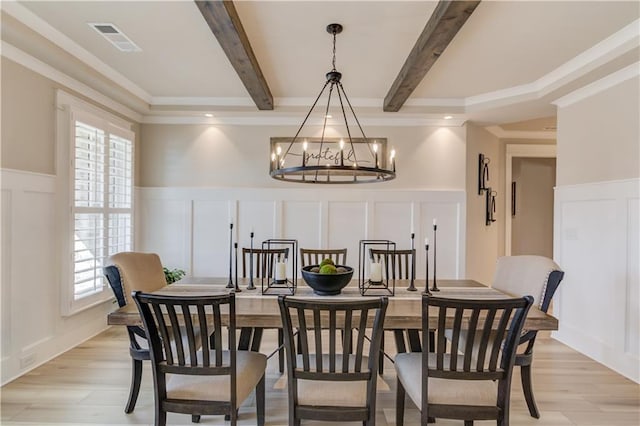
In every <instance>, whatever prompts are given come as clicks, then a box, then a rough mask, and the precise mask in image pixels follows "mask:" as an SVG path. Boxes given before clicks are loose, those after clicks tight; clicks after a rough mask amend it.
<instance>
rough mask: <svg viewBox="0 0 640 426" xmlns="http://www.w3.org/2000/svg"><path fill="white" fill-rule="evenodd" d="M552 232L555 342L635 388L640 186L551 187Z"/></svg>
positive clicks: (637, 182) (639, 335) (639, 344)
mask: <svg viewBox="0 0 640 426" xmlns="http://www.w3.org/2000/svg"><path fill="white" fill-rule="evenodd" d="M554 227H555V235H554V257H555V259H556V261H557V262H558V264H559V265H560V267H561V268H562V269H563V270H564V271H565V277H564V280H563V283H562V285H561V286H560V288H559V289H558V295H557V299H556V301H555V303H554V314H555V315H556V316H557V317H558V319H559V324H560V328H559V330H558V331H557V332H555V333H554V334H553V335H554V337H555V338H556V339H558V340H559V341H561V342H563V343H565V344H567V345H569V346H571V347H572V348H574V349H576V350H578V351H580V352H582V353H584V354H585V355H587V356H589V357H591V358H593V359H595V360H596V361H598V362H601V363H603V364H604V365H606V366H608V367H610V368H612V369H614V370H615V371H617V372H619V373H620V374H623V375H624V376H626V377H628V378H630V379H632V380H634V381H635V382H640V368H639V366H640V249H639V245H640V242H639V239H640V179H626V180H619V181H609V182H594V183H587V184H580V185H571V186H561V187H557V188H556V191H555V224H554ZM594 313H597V315H594Z"/></svg>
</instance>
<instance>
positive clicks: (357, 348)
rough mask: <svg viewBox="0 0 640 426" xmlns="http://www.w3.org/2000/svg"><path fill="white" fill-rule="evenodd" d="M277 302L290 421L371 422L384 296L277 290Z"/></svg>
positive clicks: (364, 423)
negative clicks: (298, 294) (314, 295)
mask: <svg viewBox="0 0 640 426" xmlns="http://www.w3.org/2000/svg"><path fill="white" fill-rule="evenodd" d="M278 304H279V306H280V314H281V317H282V324H283V327H284V341H285V348H286V354H287V384H288V398H289V425H290V426H299V425H300V423H301V420H302V419H309V420H324V421H336V422H348V421H362V423H363V425H370V426H373V425H375V413H376V380H377V377H376V376H377V374H376V370H377V366H378V357H379V356H380V338H381V336H382V330H383V328H382V326H383V322H384V317H385V313H386V309H387V304H388V300H387V298H386V297H381V298H375V299H371V298H367V299H364V298H363V299H360V300H350V301H348V300H342V301H333V300H326V299H308V300H305V299H299V298H294V297H289V296H280V297H279V298H278ZM338 330H340V333H338ZM367 333H368V334H369V335H367ZM352 336H353V338H355V344H352ZM365 340H368V341H369V346H368V349H367V350H366V351H365Z"/></svg>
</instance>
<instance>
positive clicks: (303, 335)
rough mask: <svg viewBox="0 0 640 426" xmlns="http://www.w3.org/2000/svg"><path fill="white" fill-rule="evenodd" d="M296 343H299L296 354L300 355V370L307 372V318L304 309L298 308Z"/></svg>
mask: <svg viewBox="0 0 640 426" xmlns="http://www.w3.org/2000/svg"><path fill="white" fill-rule="evenodd" d="M298 324H299V327H298V336H299V339H298V341H299V342H300V349H299V350H298V353H300V354H301V355H302V368H303V370H304V371H309V352H310V351H309V339H308V336H307V318H306V317H305V313H304V309H302V308H298Z"/></svg>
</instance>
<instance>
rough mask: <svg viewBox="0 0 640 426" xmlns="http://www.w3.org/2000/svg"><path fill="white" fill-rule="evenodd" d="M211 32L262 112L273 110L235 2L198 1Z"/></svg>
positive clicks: (265, 82) (271, 99) (266, 87)
mask: <svg viewBox="0 0 640 426" xmlns="http://www.w3.org/2000/svg"><path fill="white" fill-rule="evenodd" d="M196 4H197V5H198V9H200V13H202V16H203V17H204V19H205V21H207V24H208V25H209V28H210V29H211V32H212V33H213V35H215V36H216V38H217V39H218V43H220V46H221V47H222V50H224V53H226V55H227V58H229V61H231V65H233V68H234V69H235V70H236V73H238V77H240V80H242V83H243V84H244V87H246V88H247V91H248V92H249V95H250V96H251V98H252V99H253V102H255V104H256V106H257V107H258V109H260V110H272V109H273V96H272V95H271V90H269V85H268V84H267V80H266V79H265V78H264V75H263V74H262V71H261V70H260V65H259V64H258V60H257V59H256V56H255V55H254V53H253V49H252V48H251V43H249V38H248V37H247V34H246V33H245V32H244V28H243V27H242V22H240V17H239V16H238V12H237V11H236V8H235V6H234V5H233V2H232V1H215V0H214V1H196Z"/></svg>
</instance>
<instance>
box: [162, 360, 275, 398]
mask: <svg viewBox="0 0 640 426" xmlns="http://www.w3.org/2000/svg"><path fill="white" fill-rule="evenodd" d="M198 359H199V360H200V362H199V365H202V364H201V363H202V351H198ZM210 359H211V363H212V364H213V362H214V360H215V351H210ZM222 362H223V364H226V365H229V351H223V353H222ZM266 366H267V357H266V356H265V355H264V354H261V353H259V352H250V351H237V352H236V371H237V372H238V376H237V379H236V389H237V403H238V405H240V404H242V402H243V401H244V400H245V399H247V397H248V396H249V394H251V391H252V390H253V389H254V388H255V387H256V383H258V382H259V381H260V378H261V377H262V376H263V375H264V371H265V368H266ZM229 381H230V376H228V375H224V376H195V375H193V376H192V375H176V374H167V398H172V399H173V398H175V399H195V400H204V401H228V400H229V399H230V394H229V392H230V389H231V386H230V382H229Z"/></svg>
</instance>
